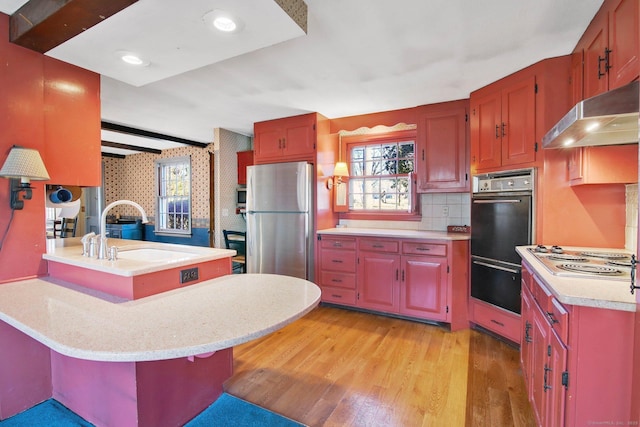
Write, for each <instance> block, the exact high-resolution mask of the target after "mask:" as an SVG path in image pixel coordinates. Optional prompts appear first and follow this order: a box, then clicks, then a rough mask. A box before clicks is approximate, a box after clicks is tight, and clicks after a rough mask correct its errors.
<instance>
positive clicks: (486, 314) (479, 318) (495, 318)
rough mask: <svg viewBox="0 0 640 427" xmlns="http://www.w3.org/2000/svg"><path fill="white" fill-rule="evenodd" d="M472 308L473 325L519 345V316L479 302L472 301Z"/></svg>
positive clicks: (520, 320) (520, 321)
mask: <svg viewBox="0 0 640 427" xmlns="http://www.w3.org/2000/svg"><path fill="white" fill-rule="evenodd" d="M472 307H473V308H472V310H473V317H472V321H473V322H474V323H476V324H477V325H480V326H482V327H483V328H486V329H488V330H490V331H492V332H495V333H496V334H498V335H500V336H503V337H505V338H507V339H510V340H511V341H513V342H515V343H518V344H520V329H521V323H522V319H521V317H520V316H518V315H517V314H515V313H511V312H510V311H506V310H503V309H501V308H500V307H495V306H491V305H489V304H484V303H482V302H480V301H473V302H472Z"/></svg>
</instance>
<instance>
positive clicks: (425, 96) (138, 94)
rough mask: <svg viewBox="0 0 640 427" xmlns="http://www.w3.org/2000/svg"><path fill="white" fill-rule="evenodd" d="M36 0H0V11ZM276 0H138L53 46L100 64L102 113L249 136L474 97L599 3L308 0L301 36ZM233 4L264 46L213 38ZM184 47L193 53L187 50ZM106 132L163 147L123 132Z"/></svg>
mask: <svg viewBox="0 0 640 427" xmlns="http://www.w3.org/2000/svg"><path fill="white" fill-rule="evenodd" d="M25 2H26V1H25V0H3V1H2V2H0V12H4V13H6V14H9V15H10V14H12V13H13V12H14V11H16V10H17V9H18V8H19V7H20V6H22V5H23V4H24V3H25ZM270 2H271V0H190V1H188V2H184V1H181V2H176V1H175V0H139V1H138V2H137V3H135V4H134V5H132V6H130V7H129V8H127V9H125V10H123V11H122V12H120V13H118V14H116V15H114V16H112V17H111V18H108V19H107V20H105V21H103V22H102V23H100V24H98V25H96V26H95V27H93V28H90V29H89V30H87V31H85V32H84V33H82V34H80V35H79V36H76V37H75V38H74V39H71V40H69V41H68V42H66V43H65V44H63V45H61V46H59V47H57V48H55V49H53V50H52V51H50V52H48V53H47V54H48V55H51V56H53V57H56V58H58V59H62V60H64V61H66V62H70V63H73V64H76V65H79V66H83V67H84V68H88V69H92V70H94V71H96V72H99V73H100V74H102V83H101V86H102V93H101V97H102V120H104V121H108V122H113V123H118V124H123V125H127V126H130V127H135V128H139V129H144V130H150V131H154V132H160V133H164V134H168V135H172V136H177V137H181V138H187V139H191V140H195V141H199V142H211V141H212V139H213V129H214V128H225V129H228V130H231V131H234V132H238V133H241V134H245V135H252V134H253V123H254V122H257V121H262V120H269V119H274V118H279V117H286V116H291V115H296V114H303V113H307V112H313V111H317V112H320V113H322V114H324V115H325V116H327V117H329V118H336V117H344V116H351V115H358V114H364V113H370V112H376V111H385V110H392V109H399V108H407V107H413V106H416V105H422V104H429V103H434V102H441V101H448V100H454V99H460V98H467V97H468V96H469V94H470V92H471V91H473V90H475V89H478V88H480V87H482V86H484V85H486V84H488V83H491V82H493V81H495V80H498V79H499V78H501V77H504V76H505V75H508V74H511V73H512V72H514V71H517V70H519V69H521V68H523V67H526V66H528V65H531V64H533V63H535V62H537V61H539V60H541V59H544V58H549V57H553V56H559V55H564V54H567V53H570V52H571V51H572V49H573V48H574V46H575V45H576V43H577V41H578V39H579V37H580V35H581V34H582V33H583V32H584V30H585V28H586V27H587V25H588V24H589V22H590V21H591V19H592V18H593V16H594V15H595V13H596V11H597V10H598V8H599V7H600V5H601V4H602V0H560V1H559V0H538V1H535V2H533V1H526V0H484V1H468V0H395V1H390V0H306V3H307V5H308V32H307V34H306V35H304V33H302V35H300V29H299V28H298V27H296V26H295V24H293V25H291V24H292V21H290V22H289V21H288V17H286V15H285V16H283V15H282V14H281V13H279V12H278V11H277V8H276V10H275V11H274V8H273V7H266V6H265V4H266V3H269V5H270V6H272V5H271V4H270ZM177 5H179V6H180V8H178V7H177ZM234 5H235V6H234ZM223 7H228V8H232V7H236V8H238V7H239V8H240V9H238V11H239V12H238V13H239V14H240V13H241V14H242V16H243V18H242V19H243V21H244V23H245V28H244V30H243V33H244V32H249V33H252V32H253V33H254V34H259V35H260V36H259V37H258V38H259V43H261V44H259V45H258V46H256V49H257V50H254V51H252V52H249V53H245V54H240V55H239V56H235V57H232V55H233V53H229V52H227V51H226V50H225V49H226V48H225V47H223V45H221V44H220V43H221V42H220V41H219V40H217V41H215V42H214V41H212V40H211V39H207V34H206V32H207V31H208V30H207V29H206V28H204V26H203V24H202V15H203V14H204V13H205V12H206V11H209V10H212V9H216V8H223ZM256 16H258V17H260V18H261V20H256V18H255V17H256ZM276 33H277V34H276ZM240 34H242V33H240ZM212 36H213V35H212ZM243 37H244V36H243ZM203 40H204V41H203ZM279 40H285V41H280V42H279ZM208 43H214V44H213V45H212V44H208ZM215 43H217V44H215ZM197 49H204V51H205V52H204V53H203V52H202V51H198V50H197ZM116 50H132V51H137V52H138V53H140V54H141V55H143V56H144V57H145V58H147V59H149V60H150V61H151V64H150V65H149V67H146V68H147V70H146V73H147V74H146V75H139V76H136V75H135V74H134V73H135V71H125V72H123V71H122V66H121V65H120V61H119V59H118V58H117V56H116V55H115V51H116ZM207 50H210V51H216V52H213V53H212V52H206V51H207ZM185 51H187V52H189V51H194V52H195V54H194V55H192V57H191V58H189V59H186V60H185V59H184V58H185ZM218 54H219V55H218ZM208 63H209V64H210V65H207V64H208ZM150 70H151V72H150ZM142 71H143V72H144V71H145V70H142ZM107 76H111V77H107ZM103 139H106V140H109V141H113V142H121V143H127V144H133V145H142V146H149V147H151V146H152V145H151V142H149V141H147V140H144V139H140V138H138V139H135V140H131V137H128V138H123V136H122V134H117V133H114V132H109V133H107V134H105V133H104V131H103ZM155 144H156V147H157V144H158V142H157V141H156V142H155ZM175 145H176V144H175V143H173V145H172V146H175ZM156 147H154V148H156ZM103 151H104V152H116V150H115V149H110V148H109V149H107V148H103ZM125 153H126V154H129V153H130V152H125Z"/></svg>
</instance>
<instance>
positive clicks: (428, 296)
mask: <svg viewBox="0 0 640 427" xmlns="http://www.w3.org/2000/svg"><path fill="white" fill-rule="evenodd" d="M400 280H401V283H400V314H405V315H407V316H416V317H422V318H428V319H430V320H437V321H445V320H446V319H447V311H446V306H447V292H446V289H447V288H446V285H447V259H446V258H438V257H425V256H403V257H402V269H401V278H400Z"/></svg>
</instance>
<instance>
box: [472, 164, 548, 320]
mask: <svg viewBox="0 0 640 427" xmlns="http://www.w3.org/2000/svg"><path fill="white" fill-rule="evenodd" d="M535 178H536V177H535V169H534V168H529V169H520V170H514V171H504V172H496V173H488V174H484V175H476V176H474V177H473V197H472V200H471V296H472V297H474V298H476V299H478V300H481V301H484V302H487V303H489V304H492V305H494V306H497V307H500V308H502V309H505V310H508V311H511V312H513V313H516V314H520V306H521V303H520V287H521V283H520V279H521V264H520V255H518V253H517V252H516V249H515V248H516V246H525V245H531V244H533V243H534V238H535V237H534V236H535V230H534V225H535V219H534V213H535V205H534V197H535V191H534V188H535V181H536V180H535Z"/></svg>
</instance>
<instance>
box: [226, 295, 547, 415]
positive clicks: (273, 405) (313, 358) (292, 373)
mask: <svg viewBox="0 0 640 427" xmlns="http://www.w3.org/2000/svg"><path fill="white" fill-rule="evenodd" d="M234 359H235V362H234V375H233V376H232V377H231V378H230V379H229V380H228V381H227V382H226V383H225V390H226V391H227V392H228V393H230V394H232V395H235V396H238V397H240V398H242V399H245V400H248V401H250V402H253V403H256V404H258V405H260V406H262V407H265V408H267V409H270V410H272V411H274V412H277V413H280V414H283V415H285V416H287V417H290V418H292V419H294V420H296V421H299V422H301V423H304V424H307V425H309V426H440V425H442V426H444V425H446V426H465V425H466V426H473V427H476V426H478V427H482V426H491V427H493V426H503V425H504V426H516V427H520V426H527V427H528V426H533V425H534V424H535V423H534V419H533V413H532V411H531V407H530V404H529V402H528V400H527V396H526V390H525V387H524V381H523V379H522V373H521V372H520V368H519V358H518V350H517V349H515V348H513V347H511V346H509V345H506V344H504V343H502V342H500V341H498V340H496V339H495V338H493V337H491V336H488V335H486V334H483V333H481V332H477V331H473V330H463V331H457V332H450V331H448V330H447V329H446V328H444V327H442V326H435V325H429V324H424V323H419V322H412V321H407V320H402V319H395V318H390V317H385V316H379V315H374V314H370V313H362V312H357V311H350V310H343V309H338V308H333V307H319V308H317V309H315V310H313V311H312V312H311V313H309V314H308V315H307V316H305V317H304V318H302V319H300V320H298V321H296V322H294V323H293V324H291V325H289V326H287V327H285V328H283V329H281V330H280V331H278V332H276V333H273V334H271V335H269V336H266V337H263V338H261V339H259V340H255V341H252V342H250V343H247V344H244V345H240V346H238V347H236V348H235V349H234Z"/></svg>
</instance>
